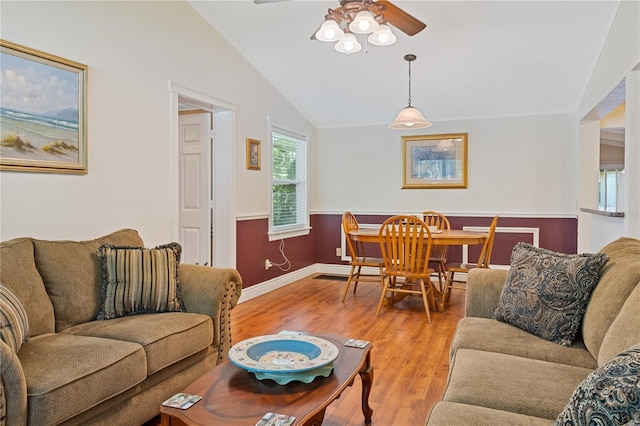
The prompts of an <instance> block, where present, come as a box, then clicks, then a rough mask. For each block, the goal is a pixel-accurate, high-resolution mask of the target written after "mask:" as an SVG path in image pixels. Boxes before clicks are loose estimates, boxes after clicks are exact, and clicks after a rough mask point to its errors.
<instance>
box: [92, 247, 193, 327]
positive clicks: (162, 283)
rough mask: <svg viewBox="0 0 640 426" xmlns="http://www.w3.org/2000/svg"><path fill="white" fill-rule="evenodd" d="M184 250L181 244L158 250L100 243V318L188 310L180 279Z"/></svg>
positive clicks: (157, 248) (158, 248)
mask: <svg viewBox="0 0 640 426" xmlns="http://www.w3.org/2000/svg"><path fill="white" fill-rule="evenodd" d="M181 253H182V247H180V244H178V243H171V244H167V245H164V246H158V247H156V248H154V249H147V248H142V247H117V246H113V245H109V244H104V245H102V246H100V248H99V249H98V255H99V256H100V258H101V260H102V275H103V277H102V306H101V308H100V312H98V317H97V319H99V320H101V319H112V318H118V317H122V316H126V315H135V314H144V313H154V312H176V311H181V312H184V310H185V308H184V303H183V302H182V297H181V295H180V282H179V280H178V265H179V263H180V254H181Z"/></svg>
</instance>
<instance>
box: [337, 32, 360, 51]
mask: <svg viewBox="0 0 640 426" xmlns="http://www.w3.org/2000/svg"><path fill="white" fill-rule="evenodd" d="M333 48H334V49H336V50H337V51H338V52H340V53H344V54H347V55H348V54H350V53H356V52H359V51H360V50H361V49H362V45H361V44H360V43H359V42H358V39H357V38H356V36H354V35H353V34H351V33H345V34H344V36H343V37H342V38H341V39H340V40H339V41H338V42H337V43H336V45H335V46H333Z"/></svg>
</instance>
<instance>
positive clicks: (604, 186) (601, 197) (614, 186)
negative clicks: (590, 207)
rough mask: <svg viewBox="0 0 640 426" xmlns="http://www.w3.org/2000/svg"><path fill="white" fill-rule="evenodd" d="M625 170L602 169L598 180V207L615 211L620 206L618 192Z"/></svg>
mask: <svg viewBox="0 0 640 426" xmlns="http://www.w3.org/2000/svg"><path fill="white" fill-rule="evenodd" d="M623 174H624V170H618V169H601V170H600V179H599V182H598V187H599V190H598V209H599V210H602V211H606V212H615V211H617V210H618V209H619V208H620V205H619V204H620V202H619V199H618V194H619V193H620V185H621V184H622V182H621V180H622V176H623Z"/></svg>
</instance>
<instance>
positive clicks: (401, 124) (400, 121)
mask: <svg viewBox="0 0 640 426" xmlns="http://www.w3.org/2000/svg"><path fill="white" fill-rule="evenodd" d="M431 126H432V124H431V123H430V122H429V121H428V120H427V119H426V118H424V116H423V115H422V113H421V112H420V111H418V110H417V109H416V108H414V107H412V106H408V107H406V108H405V109H403V110H402V111H400V112H399V113H398V115H397V116H396V119H395V120H393V123H391V124H389V126H388V127H389V128H390V129H396V130H410V129H426V128H427V127H431Z"/></svg>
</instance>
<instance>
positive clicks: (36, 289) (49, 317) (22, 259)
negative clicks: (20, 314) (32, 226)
mask: <svg viewBox="0 0 640 426" xmlns="http://www.w3.org/2000/svg"><path fill="white" fill-rule="evenodd" d="M0 282H2V284H4V285H5V286H6V287H7V288H9V289H10V290H11V291H12V292H13V294H15V295H16V296H17V297H18V300H20V302H21V303H22V306H24V309H25V311H26V312H27V318H29V334H30V335H31V336H37V335H39V334H43V333H52V332H53V331H54V329H55V318H54V315H53V305H52V304H51V300H50V299H49V296H48V295H47V290H46V289H45V285H44V282H43V281H42V277H41V276H40V273H39V272H38V269H37V268H36V263H35V260H34V249H33V243H32V241H31V239H29V238H16V239H14V240H9V241H4V242H2V243H0Z"/></svg>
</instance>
